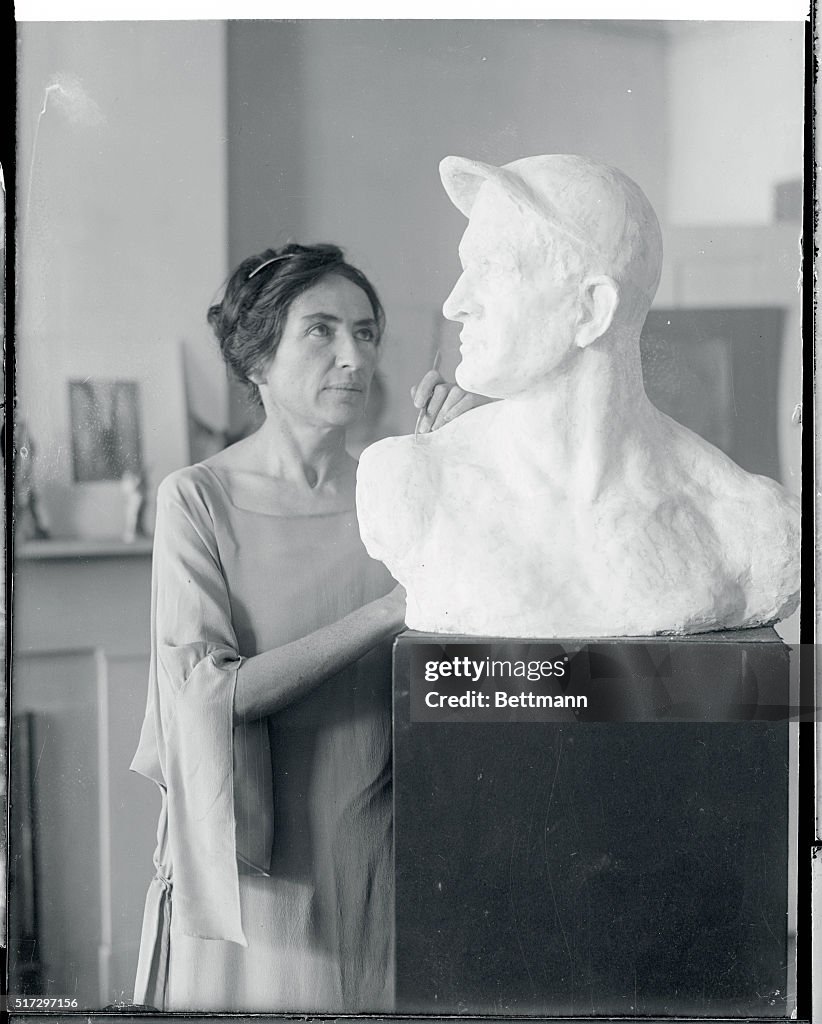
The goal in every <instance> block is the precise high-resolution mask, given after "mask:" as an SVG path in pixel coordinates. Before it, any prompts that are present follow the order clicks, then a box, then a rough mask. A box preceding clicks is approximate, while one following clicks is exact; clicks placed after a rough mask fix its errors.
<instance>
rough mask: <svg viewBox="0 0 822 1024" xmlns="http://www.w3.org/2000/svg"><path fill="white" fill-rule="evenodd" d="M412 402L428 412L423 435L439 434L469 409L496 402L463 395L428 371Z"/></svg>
mask: <svg viewBox="0 0 822 1024" xmlns="http://www.w3.org/2000/svg"><path fill="white" fill-rule="evenodd" d="M411 398H412V400H413V402H414V406H415V407H416V408H417V409H424V410H425V413H424V414H423V416H422V418H421V420H420V425H419V432H420V433H421V434H427V433H430V432H431V431H432V430H438V429H439V428H440V427H442V426H444V425H445V424H446V423H450V422H451V420H455V419H456V418H457V417H458V416H462V414H463V413H464V412H468V410H469V409H475V408H476V407H477V406H478V405H485V404H486V403H488V402H492V401H493V399H492V398H486V397H485V396H484V395H475V394H472V392H470V391H463V390H462V388H461V387H459V385H458V384H452V383H451V382H450V381H447V380H446V379H445V378H444V377H443V376H442V375H441V374H440V373H438V372H437V371H436V370H429V371H428V373H426V375H425V376H424V377H423V378H422V380H421V381H420V382H419V384H417V386H416V387H414V388H411Z"/></svg>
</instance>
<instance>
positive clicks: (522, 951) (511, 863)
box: [508, 832, 535, 991]
mask: <svg viewBox="0 0 822 1024" xmlns="http://www.w3.org/2000/svg"><path fill="white" fill-rule="evenodd" d="M516 849H517V833H516V832H514V838H513V840H512V842H511V859H510V860H509V862H508V901H509V903H510V904H511V919H512V920H513V922H514V934H515V935H516V937H517V945H518V946H519V951H520V954H521V956H522V962H523V963H524V964H525V970H526V971H527V972H528V981H529V982H530V983H531V991H534V987H535V986H534V977H533V975H532V974H531V968H530V967H529V965H528V958H527V957H526V955H525V947H524V946H523V944H522V939H521V938H520V935H519V922H518V921H517V908H516V906H515V905H514V853H515V852H516Z"/></svg>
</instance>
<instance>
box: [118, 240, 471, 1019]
mask: <svg viewBox="0 0 822 1024" xmlns="http://www.w3.org/2000/svg"><path fill="white" fill-rule="evenodd" d="M209 322H210V323H211V325H212V327H213V329H214V331H215V333H216V335H217V338H218V339H219V342H220V346H221V349H222V353H223V356H224V357H225V359H226V361H227V363H228V364H229V366H230V367H231V369H232V370H233V371H234V372H235V374H236V375H237V376H238V377H239V378H240V379H241V380H243V381H245V382H246V383H247V384H248V385H249V387H250V388H251V389H252V390H253V392H254V394H255V397H256V399H257V400H258V401H259V402H261V404H262V406H263V409H264V412H265V420H264V422H263V424H262V426H261V427H260V428H259V430H257V432H256V433H254V434H252V435H251V436H250V437H248V438H245V439H244V440H241V441H239V442H238V443H237V444H234V445H232V446H231V447H230V448H227V449H226V450H224V451H222V452H220V453H218V454H217V455H215V456H213V457H211V458H209V459H207V460H206V461H204V462H202V463H200V464H197V465H194V466H190V467H188V468H186V469H183V470H180V471H178V472H176V473H173V474H172V475H171V476H170V477H168V478H167V479H166V480H165V481H163V483H162V485H161V486H160V489H159V493H158V509H157V526H156V533H155V555H154V576H153V594H152V632H153V636H152V656H151V675H150V685H149V698H148V708H147V713H146V719H145V722H144V726H143V732H142V736H141V740H140V745H139V748H138V751H137V754H136V756H135V758H134V762H133V764H132V768H133V769H134V770H136V771H138V772H141V773H142V774H143V775H146V776H147V777H148V778H150V779H152V780H154V781H155V782H156V783H157V784H158V785H159V787H160V789H161V793H162V797H163V805H162V812H161V817H160V823H159V827H158V846H157V851H156V854H155V866H156V874H155V877H154V879H153V880H152V883H151V887H150V891H149V895H148V899H147V902H146V913H145V919H144V925H143V937H142V943H141V953H140V963H139V967H138V978H137V985H136V992H135V1002H137V1003H144V1004H148V1005H152V1006H155V1007H157V1008H160V1009H164V1010H168V1009H173V1010H176V1009H195V1010H235V1011H243V1010H258V1011H265V1010H268V1011H274V1010H288V1011H311V1010H314V1011H319V1010H324V1011H326V1012H328V1011H341V1010H348V1011H351V1010H359V1009H364V1010H370V1011H375V1010H381V1009H383V1010H384V1009H390V1008H391V1001H392V995H391V971H390V963H391V928H390V921H391V907H390V900H391V891H392V887H391V874H390V872H391V845H390V844H391V805H390V800H391V774H390V721H391V719H390V712H391V707H390V700H391V692H390V678H391V675H390V640H391V638H392V637H393V635H394V634H395V633H397V632H398V631H399V630H400V629H402V628H403V617H404V612H405V595H404V592H403V590H402V588H401V587H399V586H396V585H395V584H394V581H393V580H392V579H391V577H390V576H389V574H388V572H387V571H386V570H385V568H384V567H383V566H382V565H380V564H379V563H376V562H374V561H372V560H371V559H369V558H368V556H367V554H366V552H365V549H364V548H363V546H362V543H361V541H360V539H359V533H358V529H357V523H356V519H355V514H354V487H355V469H356V463H355V461H354V460H353V459H352V458H351V457H350V456H348V455H347V454H346V451H345V430H346V427H348V426H349V424H351V423H353V422H354V421H355V420H356V419H357V418H358V417H360V416H361V415H362V412H363V410H364V407H365V403H366V399H367V397H368V388H369V384H370V382H371V379H372V375H373V373H374V370H375V367H376V363H377V355H378V350H379V345H380V339H381V335H382V331H383V325H384V317H383V311H382V307H381V305H380V302H379V299H378V297H377V295H376V293H375V291H374V289H373V287H372V286H371V284H370V283H369V282H368V280H367V279H366V278H365V276H364V275H363V274H362V273H361V272H360V271H358V270H356V269H355V268H354V267H352V266H350V265H349V264H348V263H346V262H345V261H344V259H343V255H342V253H341V251H340V250H339V249H338V248H337V247H335V246H331V245H318V246H300V245H294V244H292V245H287V246H285V247H284V248H283V249H281V250H279V251H275V250H268V251H267V252H265V253H263V254H262V255H261V256H257V257H251V258H249V259H247V260H245V261H244V262H243V263H241V264H240V266H239V267H238V269H237V270H236V272H235V273H234V274H233V275H232V277H231V278H230V280H229V282H228V285H227V287H226V290H225V295H224V297H223V299H222V301H221V302H220V303H218V304H217V305H215V306H213V307H212V308H211V309H210V310H209ZM461 396H462V393H461V392H458V389H456V393H455V392H449V389H448V388H447V387H446V386H445V385H444V384H442V382H441V379H440V378H438V377H436V375H431V374H429V375H427V376H426V378H424V380H423V381H422V382H421V384H420V386H419V388H418V389H416V392H415V402H416V403H417V404H418V406H419V407H421V406H424V405H425V406H427V414H428V415H427V419H426V422H425V423H424V425H423V429H426V428H429V429H431V428H433V427H434V426H437V425H439V422H438V420H442V421H444V420H445V419H447V418H450V417H452V416H453V415H455V414H457V413H458V412H459V411H462V408H464V407H467V406H468V405H470V400H469V401H467V402H464V403H463V404H462V405H460V401H459V400H460V397H461Z"/></svg>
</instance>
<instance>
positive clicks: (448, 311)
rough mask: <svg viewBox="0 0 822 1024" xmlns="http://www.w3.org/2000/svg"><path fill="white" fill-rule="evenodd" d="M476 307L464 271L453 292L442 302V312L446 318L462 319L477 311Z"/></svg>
mask: <svg viewBox="0 0 822 1024" xmlns="http://www.w3.org/2000/svg"><path fill="white" fill-rule="evenodd" d="M476 308H477V307H476V303H475V301H474V299H473V298H472V292H471V287H470V285H469V284H468V279H467V276H466V274H464V273H463V274H460V276H459V279H458V280H457V283H456V284H455V285H454V287H453V289H452V290H451V294H450V295H449V296H448V298H447V299H446V300H445V302H444V303H443V304H442V314H443V316H444V317H445V318H446V320H460V321H462V320H465V319H466V318H467V317H469V316H470V315H471V313H472V312H475V311H476Z"/></svg>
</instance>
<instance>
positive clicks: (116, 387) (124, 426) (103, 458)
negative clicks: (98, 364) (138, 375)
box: [69, 379, 143, 483]
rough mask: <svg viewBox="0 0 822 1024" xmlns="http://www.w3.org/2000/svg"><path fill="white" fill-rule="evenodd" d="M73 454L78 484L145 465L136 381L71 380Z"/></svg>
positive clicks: (113, 477)
mask: <svg viewBox="0 0 822 1024" xmlns="http://www.w3.org/2000/svg"><path fill="white" fill-rule="evenodd" d="M69 407H70V413H71V455H72V465H73V471H74V480H75V482H76V483H89V482H91V481H95V480H119V479H120V478H121V477H122V475H123V474H124V473H127V472H130V473H136V474H139V473H140V470H141V468H142V461H143V460H142V446H141V435H140V394H139V386H138V384H137V383H136V381H131V380H88V379H86V380H73V381H69Z"/></svg>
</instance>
